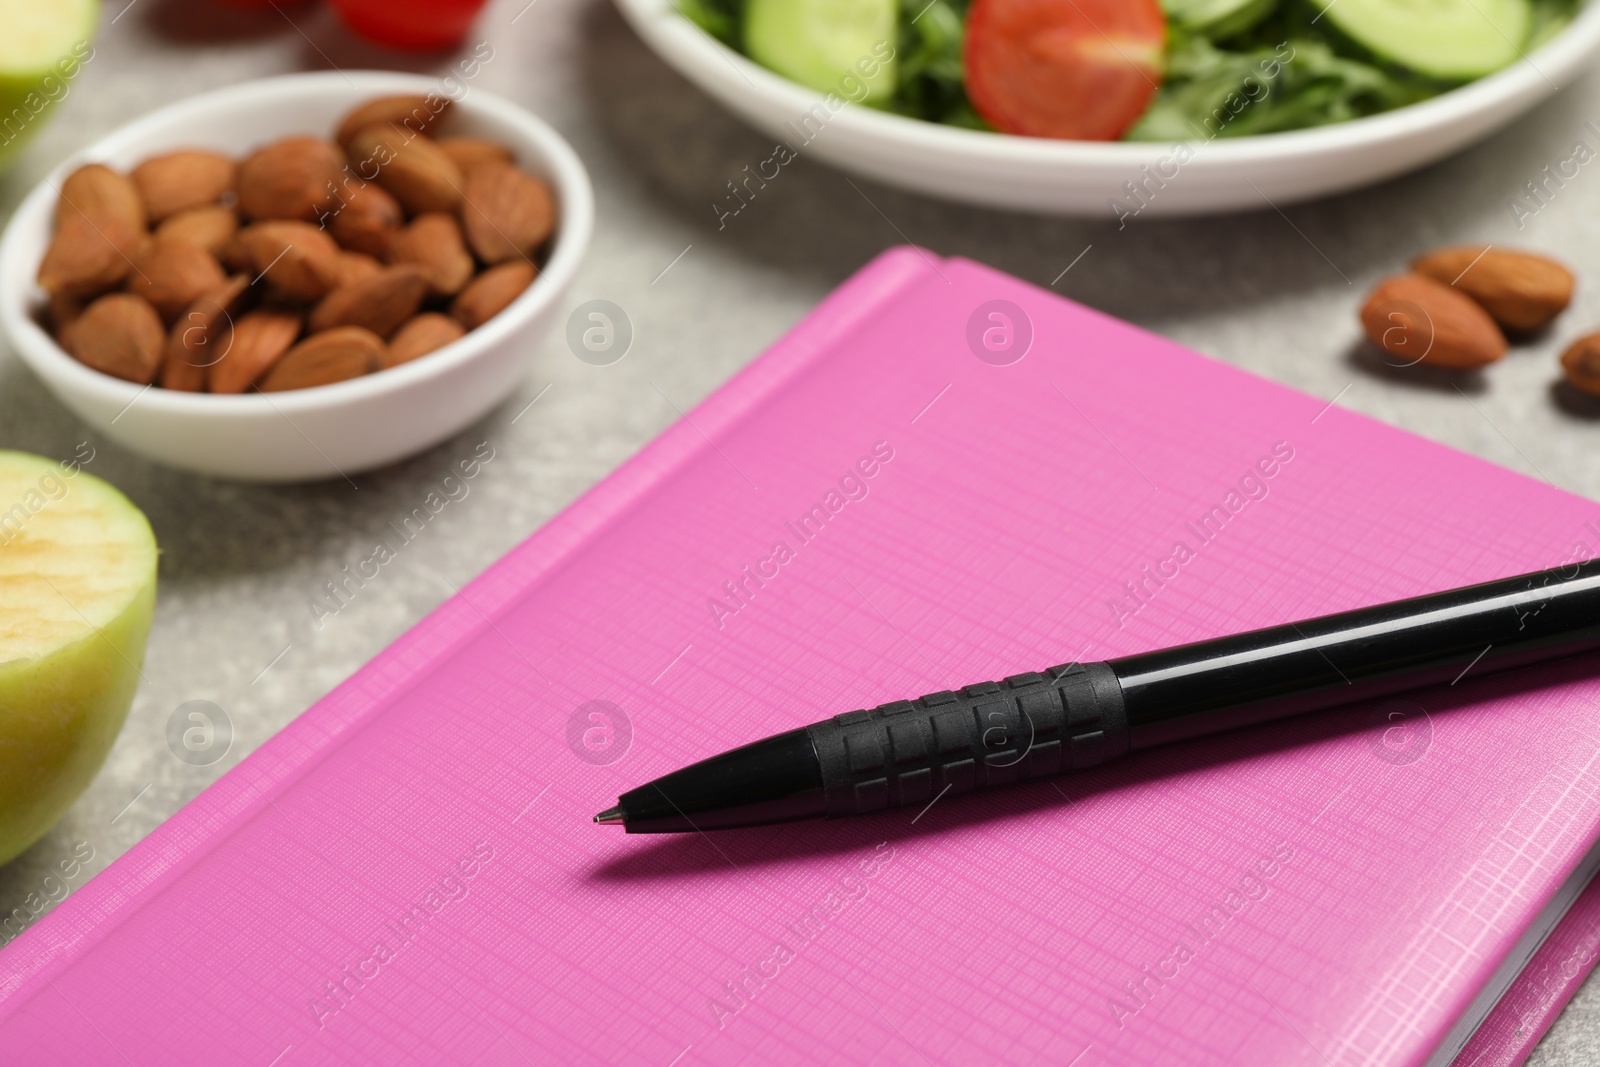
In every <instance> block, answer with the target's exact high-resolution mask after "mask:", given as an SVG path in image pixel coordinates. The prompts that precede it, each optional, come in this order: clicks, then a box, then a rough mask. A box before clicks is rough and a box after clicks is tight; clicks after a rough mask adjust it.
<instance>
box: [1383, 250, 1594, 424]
mask: <svg viewBox="0 0 1600 1067" xmlns="http://www.w3.org/2000/svg"><path fill="white" fill-rule="evenodd" d="M1411 271H1412V272H1411V273H1410V274H1402V275H1396V276H1394V277H1391V278H1385V279H1384V280H1383V281H1381V282H1379V283H1378V285H1377V286H1376V287H1375V288H1374V289H1373V290H1372V292H1371V293H1370V294H1368V296H1367V300H1366V303H1365V304H1363V305H1362V307H1361V325H1362V328H1363V329H1364V330H1365V331H1366V334H1367V339H1368V340H1370V341H1371V342H1372V343H1373V344H1374V345H1376V346H1377V347H1378V348H1381V349H1383V350H1384V351H1385V352H1387V353H1389V354H1390V355H1392V356H1398V357H1399V358H1400V361H1401V365H1403V366H1410V365H1412V364H1416V363H1423V364H1427V365H1429V366H1434V367H1444V368H1448V369H1450V370H1471V369H1474V368H1477V367H1482V366H1484V365H1486V364H1489V363H1493V362H1494V361H1495V360H1497V359H1499V358H1500V357H1501V356H1503V355H1505V353H1506V349H1507V348H1508V346H1509V342H1508V340H1507V337H1508V336H1510V337H1519V336H1526V335H1529V334H1533V333H1537V332H1538V331H1540V330H1542V329H1544V328H1545V327H1546V326H1549V325H1550V323H1552V322H1554V321H1555V319H1556V316H1558V315H1560V314H1561V313H1562V312H1563V311H1565V310H1566V309H1567V306H1568V305H1569V304H1571V303H1572V290H1573V286H1574V284H1575V279H1574V278H1573V274H1572V272H1571V271H1570V270H1568V269H1567V268H1566V267H1564V266H1562V265H1561V264H1560V263H1557V262H1555V261H1554V260H1552V259H1549V258H1547V257H1545V256H1540V255H1535V254H1534V253H1531V252H1519V251H1515V250H1512V249H1504V248H1496V247H1494V246H1492V245H1488V246H1485V245H1454V246H1451V247H1447V248H1439V249H1435V250H1434V251H1432V252H1428V253H1426V254H1425V255H1421V256H1418V257H1417V258H1416V259H1413V260H1412V261H1411ZM1561 368H1562V370H1563V372H1564V373H1565V374H1566V377H1567V381H1568V382H1570V383H1571V384H1572V385H1573V387H1574V388H1577V389H1580V390H1582V391H1583V392H1585V393H1591V394H1594V395H1596V396H1600V333H1592V334H1589V335H1587V336H1585V337H1580V338H1579V339H1578V340H1577V341H1575V342H1573V343H1572V344H1571V345H1570V346H1569V347H1568V348H1567V350H1566V351H1565V352H1564V353H1563V354H1562V356H1561Z"/></svg>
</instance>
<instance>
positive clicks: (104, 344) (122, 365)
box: [72, 293, 167, 385]
mask: <svg viewBox="0 0 1600 1067" xmlns="http://www.w3.org/2000/svg"><path fill="white" fill-rule="evenodd" d="M72 343H73V354H74V355H76V356H77V357H78V359H79V360H81V361H82V362H83V363H84V364H86V365H87V366H90V367H93V368H94V369H95V370H97V371H100V372H101V373H102V374H109V375H111V376H112V377H114V378H122V379H124V380H125V381H130V382H134V383H136V384H138V385H149V384H150V383H151V382H152V381H154V380H155V376H156V372H157V371H158V370H160V369H161V359H162V356H163V354H164V352H165V349H166V344H167V338H166V331H165V330H163V329H162V327H161V316H160V315H157V314H156V309H155V308H153V307H151V306H150V304H149V302H148V301H146V300H145V299H144V298H143V297H138V296H134V295H133V294H132V293H111V294H109V295H107V296H102V297H101V298H100V299H99V300H96V301H95V302H94V303H92V304H90V305H89V306H88V307H87V308H85V309H84V312H83V314H82V315H81V316H80V317H79V318H78V321H77V322H76V323H75V324H74V325H73V327H72Z"/></svg>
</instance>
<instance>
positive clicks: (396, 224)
mask: <svg viewBox="0 0 1600 1067" xmlns="http://www.w3.org/2000/svg"><path fill="white" fill-rule="evenodd" d="M405 221H406V216H405V212H404V211H402V210H401V209H400V201H398V200H396V199H395V198H394V197H392V196H390V195H389V194H388V193H386V192H384V191H383V187H382V186H381V185H378V184H376V183H375V182H362V183H361V184H359V185H352V186H351V187H350V188H348V189H346V190H344V191H343V192H341V193H340V194H339V202H338V203H337V204H335V205H334V206H333V210H332V213H331V217H330V218H329V219H328V220H327V222H328V229H329V232H330V233H332V234H333V237H334V240H336V241H338V242H339V243H340V244H341V245H343V246H344V247H346V248H348V249H349V250H350V251H352V252H365V253H366V254H367V255H369V256H376V257H378V258H379V259H382V258H383V257H384V256H387V255H388V254H389V242H390V241H391V240H393V238H394V235H395V234H397V233H399V232H400V227H401V226H403V225H405Z"/></svg>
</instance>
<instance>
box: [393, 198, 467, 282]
mask: <svg viewBox="0 0 1600 1067" xmlns="http://www.w3.org/2000/svg"><path fill="white" fill-rule="evenodd" d="M389 262H390V263H415V264H416V265H417V266H419V267H421V268H422V269H423V271H424V272H425V273H426V274H427V276H428V295H430V296H436V297H437V296H454V295H455V294H456V293H459V292H460V291H461V287H462V286H464V285H466V284H467V282H469V281H471V280H472V275H473V273H474V272H475V271H476V270H477V264H475V263H473V262H472V253H470V252H468V251H467V246H466V243H465V242H464V241H463V240H462V239H461V227H460V226H459V225H457V224H456V218H455V216H454V215H447V214H445V213H444V212H441V211H432V212H429V213H428V214H426V215H418V216H417V217H416V218H415V219H414V220H413V221H412V223H411V225H410V226H407V227H406V228H405V229H403V230H401V231H400V233H399V234H398V235H396V237H395V239H394V241H393V242H391V243H390V245H389Z"/></svg>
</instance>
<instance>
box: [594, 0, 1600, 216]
mask: <svg viewBox="0 0 1600 1067" xmlns="http://www.w3.org/2000/svg"><path fill="white" fill-rule="evenodd" d="M616 4H617V7H618V8H620V9H621V11H622V14H623V16H624V17H625V18H626V19H627V20H628V22H629V23H631V24H632V26H633V28H634V30H635V31H637V32H638V34H639V36H640V37H642V38H644V41H645V43H646V44H647V45H649V46H650V48H651V49H653V50H654V51H655V52H656V54H657V55H659V56H660V57H661V58H662V59H663V60H665V61H666V62H667V63H668V64H669V65H670V66H672V67H673V68H675V69H676V70H677V71H678V72H679V73H680V74H682V75H683V76H684V77H686V78H688V79H689V80H690V81H691V82H693V83H694V84H696V85H698V86H699V87H700V88H701V89H703V90H704V91H705V92H706V93H708V94H709V95H711V96H713V97H715V98H716V99H717V100H719V101H721V102H722V104H723V105H724V106H726V107H727V108H728V109H729V110H731V111H733V112H734V113H735V114H737V115H739V116H740V117H741V118H743V119H744V120H745V121H746V122H748V123H750V124H751V125H752V126H754V127H756V128H757V129H759V130H761V131H762V132H764V133H766V134H767V135H769V136H771V137H775V138H778V139H779V140H781V141H783V142H785V143H786V144H788V145H790V146H791V147H792V148H794V149H796V150H797V151H798V152H799V154H801V155H814V156H816V157H817V158H818V159H824V160H827V161H828V162H830V163H833V164H836V165H838V166H839V167H841V168H843V169H845V170H848V171H851V172H854V173H856V174H861V175H865V176H867V177H870V178H874V179H876V180H878V181H881V182H884V183H886V184H889V185H898V186H902V187H904V188H907V189H914V190H916V191H917V192H922V193H931V194H933V195H935V196H943V197H948V198H950V199H952V200H964V201H968V202H970V203H974V204H984V205H987V206H990V207H1002V208H1020V209H1024V210H1030V211H1041V212H1049V213H1052V214H1061V215H1103V216H1106V217H1112V215H1113V209H1112V207H1111V206H1110V203H1109V202H1110V201H1111V200H1112V198H1114V197H1125V196H1126V194H1125V190H1124V188H1123V183H1124V182H1127V181H1134V180H1139V179H1141V178H1142V177H1143V175H1142V173H1141V168H1142V167H1145V166H1149V167H1151V168H1152V169H1155V168H1157V167H1161V168H1162V172H1163V173H1171V172H1173V170H1174V169H1175V167H1174V164H1173V162H1171V160H1172V157H1173V146H1172V145H1169V144H1159V143H1130V142H1093V141H1053V140H1044V139H1042V138H1033V137H1012V136H1007V135H1003V134H994V133H984V132H980V131H976V130H965V129H958V128H955V127H951V126H941V125H938V124H936V123H931V122H922V121H919V120H917V119H909V118H904V117H902V116H899V115H891V114H888V113H885V112H881V111H874V110H871V109H869V108H864V107H856V106H853V105H846V106H845V107H843V108H842V109H840V110H838V111H837V112H834V113H832V115H831V117H828V118H827V120H826V122H825V123H821V125H822V130H821V132H820V133H818V134H817V135H816V136H815V138H814V139H813V140H811V141H809V142H808V143H806V144H804V146H803V147H802V146H801V145H800V144H798V143H797V140H798V139H797V138H796V136H795V132H794V129H793V128H791V127H790V126H789V125H788V124H790V123H798V122H799V120H800V118H801V116H803V115H806V114H807V113H811V114H817V113H816V112H812V110H811V109H812V108H814V107H817V106H819V105H822V106H823V109H824V110H823V112H822V113H821V114H822V116H827V115H828V112H827V110H826V105H823V104H822V101H823V95H822V94H820V93H817V92H815V91H813V90H811V89H807V88H805V87H803V86H800V85H797V84H795V83H794V82H791V81H789V80H788V79H786V78H783V77H781V76H779V75H777V74H774V73H772V72H771V71H769V70H767V69H766V68H764V67H761V66H758V65H757V64H755V63H752V62H751V61H750V60H748V59H746V58H745V57H744V56H741V55H739V54H738V53H737V52H735V51H733V50H732V49H730V48H728V47H726V46H725V45H723V44H722V43H721V42H719V41H717V40H716V39H715V38H713V37H711V36H709V35H708V34H706V33H705V32H703V31H702V30H701V29H700V28H699V27H697V26H695V25H694V24H693V23H692V22H690V21H689V20H688V19H686V18H684V17H683V16H682V15H680V14H678V12H677V10H676V5H675V3H674V0H616ZM1597 52H1600V3H1589V4H1587V5H1585V7H1584V8H1583V10H1581V11H1580V12H1579V13H1578V17H1577V18H1576V19H1575V20H1574V22H1573V23H1572V25H1570V26H1568V27H1567V28H1566V29H1565V30H1563V31H1562V32H1561V33H1560V34H1559V35H1557V36H1556V37H1555V38H1554V39H1552V40H1550V41H1549V42H1547V43H1546V44H1545V45H1544V46H1543V47H1542V48H1540V49H1538V50H1537V51H1535V52H1533V53H1531V54H1530V55H1529V56H1528V57H1527V58H1526V59H1524V60H1521V61H1519V62H1517V63H1515V64H1514V65H1512V66H1510V67H1507V68H1505V69H1504V70H1501V71H1498V72H1496V73H1494V74H1492V75H1490V76H1489V77H1487V78H1482V79H1480V80H1478V81H1475V82H1472V83H1471V84H1469V85H1466V86H1463V87H1462V88H1459V89H1456V90H1453V91H1451V92H1448V93H1445V94H1444V95H1442V96H1437V97H1434V98H1433V99H1431V100H1425V101H1423V102H1422V103H1420V104H1413V105H1412V106H1410V107H1404V108H1400V109H1398V110H1395V111H1391V112H1387V113H1385V114H1381V115H1373V116H1371V117H1369V118H1364V119H1357V120H1355V121H1352V122H1344V123H1338V124H1335V125H1332V126H1323V127H1319V128H1316V129H1311V130H1300V131H1294V132H1290V133H1275V134H1266V135H1262V136H1255V137H1238V138H1220V139H1217V140H1213V141H1209V142H1204V143H1202V144H1199V145H1197V146H1195V154H1194V158H1192V159H1190V160H1189V161H1188V162H1187V163H1185V164H1183V166H1181V167H1179V168H1176V171H1177V173H1176V175H1175V176H1174V177H1172V178H1171V179H1170V180H1167V181H1165V182H1164V183H1163V184H1162V185H1161V186H1160V187H1157V186H1156V185H1155V184H1154V183H1151V184H1150V185H1148V186H1147V188H1151V189H1152V190H1154V195H1153V196H1151V197H1148V198H1147V199H1146V206H1145V207H1144V209H1143V211H1141V212H1140V215H1141V217H1146V216H1154V215H1195V214H1203V213H1205V212H1216V211H1231V210H1237V209H1241V208H1246V209H1247V208H1263V207H1265V206H1266V203H1267V201H1269V200H1270V201H1271V202H1272V203H1273V204H1276V205H1279V206H1282V205H1283V204H1286V203H1290V202H1293V201H1296V200H1305V199H1308V198H1310V197H1314V196H1322V195H1325V194H1328V193H1336V192H1342V191H1344V190H1346V189H1353V188H1356V187H1358V186H1361V185H1368V184H1371V183H1373V182H1377V181H1381V180H1383V179H1385V178H1390V177H1393V176H1394V175H1396V174H1401V173H1404V172H1405V171H1408V170H1412V169H1414V168H1416V167H1420V166H1423V165H1425V164H1427V163H1431V162H1433V161H1435V160H1437V159H1441V158H1443V157H1444V156H1447V155H1449V154H1450V153H1451V152H1454V151H1455V150H1457V149H1459V148H1461V147H1463V146H1465V145H1467V144H1469V143H1471V142H1472V141H1474V140H1476V139H1478V138H1481V137H1484V136H1487V135H1488V134H1489V133H1490V132H1492V131H1494V130H1495V129H1498V128H1499V127H1501V126H1503V125H1504V124H1506V123H1507V122H1509V121H1511V120H1512V119H1514V118H1516V117H1517V116H1518V115H1520V114H1522V113H1523V112H1524V111H1526V110H1527V109H1529V108H1530V107H1532V106H1533V105H1534V104H1537V103H1538V102H1539V101H1541V100H1543V99H1544V98H1545V97H1547V96H1549V95H1550V94H1551V93H1553V92H1555V91H1556V88H1557V87H1558V86H1565V85H1568V84H1570V83H1571V82H1573V81H1574V80H1576V78H1577V77H1578V76H1580V75H1581V74H1583V73H1585V72H1586V71H1587V69H1589V67H1590V66H1591V64H1592V62H1593V59H1594V57H1595V55H1596V53H1597ZM1164 159H1165V160H1168V162H1167V163H1166V164H1165V165H1164V166H1163V165H1162V161H1163V160H1164ZM754 162H755V161H754V160H752V164H754ZM1128 203H1130V205H1131V204H1133V203H1134V202H1133V201H1128Z"/></svg>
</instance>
